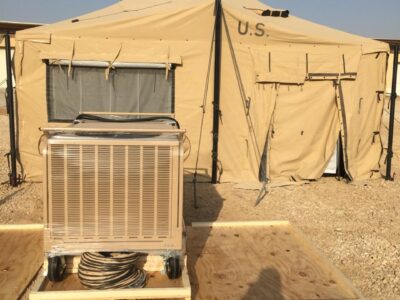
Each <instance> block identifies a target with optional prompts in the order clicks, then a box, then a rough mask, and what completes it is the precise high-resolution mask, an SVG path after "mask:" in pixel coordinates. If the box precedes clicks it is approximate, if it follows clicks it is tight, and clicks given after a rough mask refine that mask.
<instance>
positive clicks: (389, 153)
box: [385, 45, 399, 180]
mask: <svg viewBox="0 0 400 300" xmlns="http://www.w3.org/2000/svg"><path fill="white" fill-rule="evenodd" d="M398 63H399V46H398V45H396V46H394V59H393V78H392V93H391V95H390V118H389V137H388V149H387V160H386V176H385V179H386V180H393V179H394V178H393V177H392V157H393V134H394V116H395V109H396V97H397V93H396V86H397V68H398Z"/></svg>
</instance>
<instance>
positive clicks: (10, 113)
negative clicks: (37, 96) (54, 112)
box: [5, 32, 18, 187]
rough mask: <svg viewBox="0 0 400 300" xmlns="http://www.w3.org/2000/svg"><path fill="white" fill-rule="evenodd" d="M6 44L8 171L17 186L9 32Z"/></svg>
mask: <svg viewBox="0 0 400 300" xmlns="http://www.w3.org/2000/svg"><path fill="white" fill-rule="evenodd" d="M5 46H6V68H7V112H8V118H9V126H10V157H11V166H10V167H11V171H10V174H9V176H10V185H11V186H13V187H16V186H18V180H17V150H16V144H15V120H14V88H13V82H12V71H11V69H12V66H11V64H12V61H11V42H10V33H9V32H7V33H6V35H5Z"/></svg>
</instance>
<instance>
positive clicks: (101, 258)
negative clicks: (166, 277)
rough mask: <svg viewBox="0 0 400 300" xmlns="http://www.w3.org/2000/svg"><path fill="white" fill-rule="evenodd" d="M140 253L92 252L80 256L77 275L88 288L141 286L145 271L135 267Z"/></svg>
mask: <svg viewBox="0 0 400 300" xmlns="http://www.w3.org/2000/svg"><path fill="white" fill-rule="evenodd" d="M140 256H141V254H140V253H136V252H133V253H92V252H85V253H83V254H82V256H81V261H80V263H79V267H78V277H79V279H80V281H81V283H82V285H83V286H85V287H87V288H89V289H98V290H106V289H120V288H128V287H132V288H141V287H144V286H145V284H146V272H145V271H144V270H140V269H138V268H137V267H136V263H137V261H138V259H139V258H140Z"/></svg>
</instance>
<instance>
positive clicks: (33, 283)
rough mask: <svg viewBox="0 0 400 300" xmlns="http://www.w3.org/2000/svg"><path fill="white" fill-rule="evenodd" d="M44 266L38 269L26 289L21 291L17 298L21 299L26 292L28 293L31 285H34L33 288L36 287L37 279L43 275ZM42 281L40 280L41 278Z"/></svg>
mask: <svg viewBox="0 0 400 300" xmlns="http://www.w3.org/2000/svg"><path fill="white" fill-rule="evenodd" d="M42 268H43V266H40V267H39V268H38V269H37V270H36V273H35V275H33V277H32V278H31V280H29V282H28V284H27V285H26V286H25V287H24V289H23V290H22V291H21V292H20V293H19V295H18V298H17V299H21V298H22V296H23V295H24V294H26V292H27V290H28V288H29V287H30V286H32V287H33V288H35V285H36V282H35V279H36V278H39V277H41V271H42ZM39 281H40V280H39Z"/></svg>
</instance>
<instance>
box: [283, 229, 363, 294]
mask: <svg viewBox="0 0 400 300" xmlns="http://www.w3.org/2000/svg"><path fill="white" fill-rule="evenodd" d="M291 229H292V231H293V233H295V235H297V237H298V238H299V239H300V240H302V241H303V243H305V244H306V245H307V247H309V248H310V249H311V250H312V251H314V252H315V254H317V255H318V256H319V257H320V258H321V259H322V260H323V261H324V263H325V265H326V266H327V267H329V269H330V270H332V272H333V273H334V274H335V275H336V276H337V277H339V278H341V279H342V280H343V282H344V283H345V284H346V285H347V286H348V287H349V288H350V289H351V290H352V292H354V294H355V295H356V296H357V297H358V298H357V300H366V298H365V297H364V296H363V295H362V294H361V292H360V291H359V290H358V289H357V288H356V287H355V286H354V284H353V282H352V281H351V280H350V279H348V278H347V277H346V275H344V274H343V272H342V271H340V270H339V268H337V267H336V266H335V265H334V264H333V263H332V262H331V261H330V260H329V259H328V258H327V257H326V256H325V255H324V254H323V253H322V252H321V251H320V250H319V249H318V248H317V247H316V246H314V244H313V243H311V242H310V241H309V240H308V238H307V236H306V235H305V234H304V233H303V232H302V231H301V230H300V229H298V228H297V227H296V226H291Z"/></svg>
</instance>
